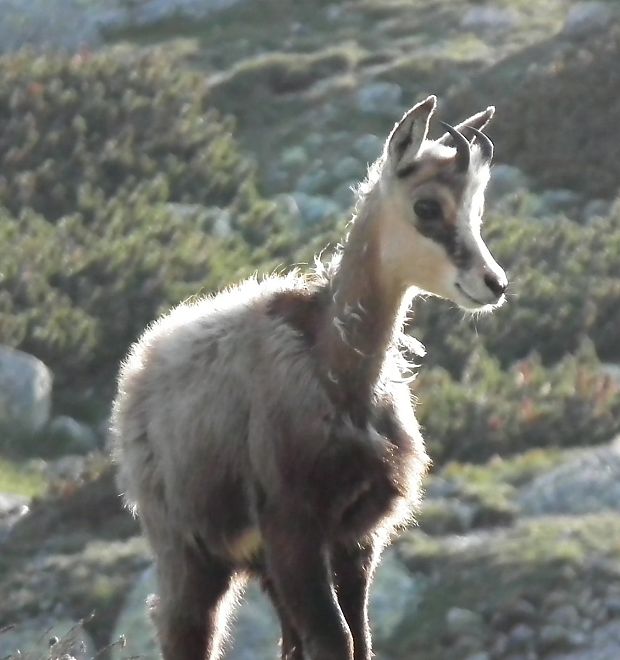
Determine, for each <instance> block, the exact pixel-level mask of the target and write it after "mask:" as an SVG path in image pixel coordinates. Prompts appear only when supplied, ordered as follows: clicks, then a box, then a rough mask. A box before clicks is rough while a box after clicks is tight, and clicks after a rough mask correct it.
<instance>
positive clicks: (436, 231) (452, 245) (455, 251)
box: [417, 220, 472, 269]
mask: <svg viewBox="0 0 620 660" xmlns="http://www.w3.org/2000/svg"><path fill="white" fill-rule="evenodd" d="M417 229H418V231H419V232H420V234H422V236H425V237H426V238H430V240H431V241H434V242H435V243H437V244H438V245H441V246H442V247H443V248H444V250H445V251H446V254H447V255H448V256H449V257H450V259H451V260H452V263H454V265H455V266H456V267H457V268H463V269H466V268H467V267H468V266H469V264H470V262H471V258H472V253H471V252H470V250H469V248H467V246H466V245H465V244H464V243H463V241H461V240H460V239H459V235H458V232H457V229H456V227H455V226H454V225H451V224H449V223H448V222H445V220H444V221H441V222H428V223H424V222H422V223H419V224H418V225H417Z"/></svg>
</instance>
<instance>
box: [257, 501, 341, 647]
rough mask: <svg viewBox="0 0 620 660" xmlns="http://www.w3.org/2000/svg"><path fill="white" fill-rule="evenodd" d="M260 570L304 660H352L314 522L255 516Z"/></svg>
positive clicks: (295, 515)
mask: <svg viewBox="0 0 620 660" xmlns="http://www.w3.org/2000/svg"><path fill="white" fill-rule="evenodd" d="M261 518H262V520H261V527H262V533H263V538H264V542H265V558H266V570H267V572H268V574H269V576H270V578H271V579H272V580H273V586H274V589H275V591H276V594H277V596H278V598H279V599H280V601H281V603H282V606H283V607H284V608H285V610H286V611H287V612H288V614H289V616H290V619H291V622H292V624H293V626H294V627H295V629H296V630H297V631H298V633H299V636H300V638H301V642H302V646H303V652H304V660H353V641H352V639H351V632H350V630H349V627H348V625H347V622H346V620H345V618H344V615H343V613H342V610H341V609H340V605H339V604H338V600H337V598H336V592H335V589H334V584H333V581H332V578H331V567H330V565H329V560H328V556H327V553H326V547H325V541H324V538H323V537H322V534H321V533H320V529H319V526H318V524H317V523H316V522H315V521H314V520H312V519H310V518H309V517H305V516H303V515H300V514H299V512H298V511H295V512H287V511H285V510H282V509H280V510H278V511H273V510H271V511H265V512H264V513H263V515H262V516H261Z"/></svg>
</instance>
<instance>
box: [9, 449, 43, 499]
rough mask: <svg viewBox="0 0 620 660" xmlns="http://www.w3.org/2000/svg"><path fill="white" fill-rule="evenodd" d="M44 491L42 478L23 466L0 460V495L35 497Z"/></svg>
mask: <svg viewBox="0 0 620 660" xmlns="http://www.w3.org/2000/svg"><path fill="white" fill-rule="evenodd" d="M46 490H47V481H46V479H45V478H44V477H43V476H41V475H40V474H38V473H37V472H35V471H34V470H32V469H31V468H28V467H27V466H24V465H23V464H20V463H16V462H14V461H10V460H7V459H4V458H0V493H6V494H9V495H23V496H24V497H35V496H37V495H42V494H43V493H44V492H45V491H46Z"/></svg>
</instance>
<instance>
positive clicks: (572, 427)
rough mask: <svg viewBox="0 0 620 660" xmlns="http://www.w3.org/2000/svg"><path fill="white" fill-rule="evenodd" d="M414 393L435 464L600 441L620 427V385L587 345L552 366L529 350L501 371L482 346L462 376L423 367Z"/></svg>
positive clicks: (616, 431) (473, 460)
mask: <svg viewBox="0 0 620 660" xmlns="http://www.w3.org/2000/svg"><path fill="white" fill-rule="evenodd" d="M414 393H415V394H416V395H418V397H419V403H418V409H417V416H418V418H419V420H420V423H421V425H422V427H423V428H424V434H425V438H426V441H427V443H428V445H429V451H430V454H431V456H432V457H433V459H434V460H435V461H436V462H437V463H443V462H446V461H449V460H455V461H471V462H480V461H484V460H487V459H488V458H490V457H492V456H494V455H496V454H497V455H500V456H507V455H511V454H514V453H517V452H520V451H525V450H528V449H530V448H533V447H571V446H576V445H590V444H596V443H601V442H606V441H608V440H609V439H610V438H611V437H613V435H614V434H615V433H618V432H619V431H620V387H619V386H618V384H617V383H616V382H615V381H613V380H612V378H611V377H609V376H607V375H605V374H603V373H601V371H600V369H599V366H598V362H597V359H596V356H595V355H594V352H593V349H592V346H591V345H587V344H584V345H583V346H582V347H581V349H580V350H579V352H578V353H577V354H576V355H567V356H565V357H564V358H562V359H561V360H560V361H559V362H558V363H556V364H555V365H554V366H552V367H547V368H546V367H544V366H543V365H542V364H541V362H540V359H539V358H538V357H537V356H536V355H532V356H531V357H529V358H527V359H525V360H522V361H519V362H516V363H515V364H514V365H513V366H512V367H510V369H507V370H502V368H501V365H500V363H499V361H498V360H497V359H495V358H493V357H491V356H489V355H488V354H487V353H486V352H485V351H483V350H477V351H476V352H475V353H474V354H473V355H472V356H471V358H470V360H469V361H468V364H467V365H466V368H465V371H464V374H463V377H462V379H461V380H455V379H454V378H453V377H452V376H451V375H450V374H449V373H448V372H447V371H446V370H444V369H442V368H440V367H435V368H433V369H429V370H422V372H421V374H420V376H419V377H418V379H417V380H416V381H415V382H414Z"/></svg>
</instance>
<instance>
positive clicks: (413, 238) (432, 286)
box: [380, 99, 507, 310]
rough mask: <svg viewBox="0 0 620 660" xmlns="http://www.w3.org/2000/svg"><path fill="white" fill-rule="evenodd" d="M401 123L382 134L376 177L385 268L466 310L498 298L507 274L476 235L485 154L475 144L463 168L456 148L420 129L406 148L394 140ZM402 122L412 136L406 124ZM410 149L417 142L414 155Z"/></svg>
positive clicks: (501, 296)
mask: <svg viewBox="0 0 620 660" xmlns="http://www.w3.org/2000/svg"><path fill="white" fill-rule="evenodd" d="M424 103H425V104H429V101H428V99H427V101H425V102H424ZM421 105H423V104H420V106H421ZM429 105H433V104H429ZM420 106H416V108H419V107H420ZM433 107H434V105H433ZM416 108H414V109H413V110H414V111H415V110H416ZM427 110H428V108H427ZM411 112H412V111H410V113H411ZM410 113H408V115H410ZM424 114H425V113H424V112H423V113H422V118H423V117H424ZM408 115H406V116H405V119H403V122H406V118H407V117H408ZM428 116H430V113H428ZM428 116H427V118H426V125H427V123H428ZM403 122H401V124H399V125H398V126H397V127H396V128H395V130H394V131H393V133H392V135H391V136H390V138H389V139H388V143H387V145H386V162H385V164H384V168H383V172H382V176H381V180H380V190H381V197H382V201H381V204H382V213H381V224H382V226H381V232H380V234H381V261H382V264H383V269H384V272H386V273H387V274H388V276H389V277H390V279H391V280H392V281H394V282H396V283H397V284H398V286H400V287H409V286H415V287H417V288H419V289H421V290H423V291H426V292H428V293H432V294H434V295H437V296H440V297H442V298H447V299H449V300H452V301H454V302H455V303H457V304H458V305H460V306H461V307H463V308H465V309H468V310H480V309H485V308H486V309H491V308H493V307H495V306H498V305H501V304H502V303H503V302H504V300H505V290H506V287H507V279H506V274H505V273H504V271H503V270H502V268H501V267H500V266H499V264H498V263H497V262H496V261H495V259H494V258H493V257H492V255H491V253H490V252H489V250H488V248H487V246H486V245H485V243H484V241H483V240H482V237H481V234H480V228H481V219H482V211H483V205H484V191H485V187H486V184H487V182H488V179H489V163H488V158H487V155H486V154H485V153H484V151H483V149H482V148H480V147H478V146H474V147H473V148H471V149H470V151H469V154H468V156H467V163H466V169H465V168H463V166H462V163H461V166H460V167H459V162H458V153H457V151H458V150H457V151H455V149H454V148H453V147H451V146H449V145H446V144H442V143H440V142H430V141H426V139H425V137H426V130H424V131H423V132H422V137H421V142H420V144H417V145H416V143H415V141H414V139H410V140H405V141H406V147H405V150H404V151H403V150H402V149H400V150H399V148H398V144H397V145H396V147H394V146H393V140H394V139H395V137H394V136H395V135H396V138H398V130H399V128H400V127H401V125H402V124H403ZM405 128H406V129H407V130H408V131H409V132H408V135H409V136H411V134H412V132H413V131H412V129H411V127H407V126H405ZM418 138H420V136H419V135H418ZM461 147H462V145H461ZM467 148H468V149H469V147H467ZM409 149H415V154H414V156H413V157H412V156H411V154H410V153H408V152H407V150H409Z"/></svg>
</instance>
